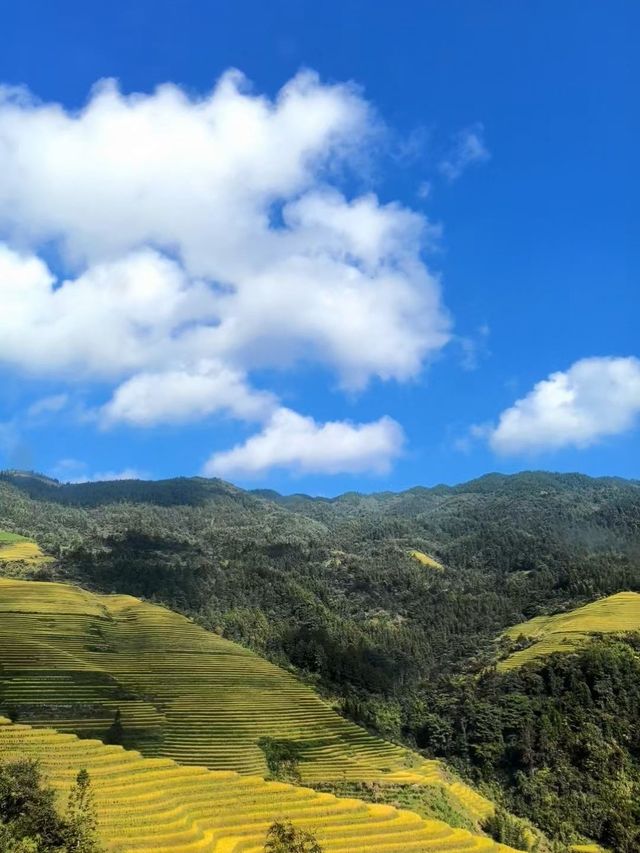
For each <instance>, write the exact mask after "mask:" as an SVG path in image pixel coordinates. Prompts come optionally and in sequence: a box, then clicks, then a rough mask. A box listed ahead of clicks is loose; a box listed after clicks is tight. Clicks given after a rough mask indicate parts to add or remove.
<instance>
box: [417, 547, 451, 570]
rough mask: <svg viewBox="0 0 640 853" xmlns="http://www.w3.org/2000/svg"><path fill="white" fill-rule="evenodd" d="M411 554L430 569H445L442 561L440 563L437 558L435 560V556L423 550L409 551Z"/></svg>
mask: <svg viewBox="0 0 640 853" xmlns="http://www.w3.org/2000/svg"><path fill="white" fill-rule="evenodd" d="M409 556H410V557H412V558H413V559H414V560H417V561H418V562H419V563H422V565H423V566H427V567H428V568H430V569H437V570H438V571H442V570H443V569H444V566H443V565H442V563H439V562H438V561H437V560H434V558H433V557H430V556H429V555H428V554H425V553H423V552H422V551H409Z"/></svg>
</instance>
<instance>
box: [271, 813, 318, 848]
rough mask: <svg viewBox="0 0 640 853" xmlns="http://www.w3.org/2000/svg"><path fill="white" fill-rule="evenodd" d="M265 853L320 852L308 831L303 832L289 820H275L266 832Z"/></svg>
mask: <svg viewBox="0 0 640 853" xmlns="http://www.w3.org/2000/svg"><path fill="white" fill-rule="evenodd" d="M264 849H265V853H322V847H321V846H320V845H319V844H318V842H317V841H316V839H315V838H314V836H313V835H312V834H311V833H310V832H304V830H302V829H298V828H297V827H295V826H294V825H293V824H292V823H291V822H290V821H278V820H277V821H275V823H272V824H271V826H270V827H269V831H268V832H267V841H266V844H265V845H264Z"/></svg>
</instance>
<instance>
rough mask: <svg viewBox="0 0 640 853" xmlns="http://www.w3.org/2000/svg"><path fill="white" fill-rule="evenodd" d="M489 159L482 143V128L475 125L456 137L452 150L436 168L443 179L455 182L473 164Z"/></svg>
mask: <svg viewBox="0 0 640 853" xmlns="http://www.w3.org/2000/svg"><path fill="white" fill-rule="evenodd" d="M490 157H491V154H490V153H489V149H488V148H487V146H486V144H485V141H484V128H483V126H482V125H481V124H475V125H473V126H472V127H468V128H466V129H465V130H462V131H460V133H458V134H457V135H456V137H455V140H454V145H453V148H452V149H451V151H450V152H449V154H448V155H447V157H445V158H444V159H443V160H442V161H441V162H440V163H439V166H438V168H439V169H440V172H441V173H442V174H443V175H444V176H445V178H447V179H448V180H450V181H455V180H457V178H459V177H460V175H462V173H463V172H464V171H465V169H467V168H468V167H469V166H471V165H472V164H473V163H484V162H486V161H487V160H489V158H490Z"/></svg>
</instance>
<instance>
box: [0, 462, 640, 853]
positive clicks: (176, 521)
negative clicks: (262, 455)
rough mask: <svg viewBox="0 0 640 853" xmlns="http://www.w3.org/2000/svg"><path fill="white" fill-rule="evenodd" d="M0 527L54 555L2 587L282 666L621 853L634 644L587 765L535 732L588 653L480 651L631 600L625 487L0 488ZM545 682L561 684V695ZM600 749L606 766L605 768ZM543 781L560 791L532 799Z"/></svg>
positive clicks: (365, 719)
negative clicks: (109, 604) (167, 626)
mask: <svg viewBox="0 0 640 853" xmlns="http://www.w3.org/2000/svg"><path fill="white" fill-rule="evenodd" d="M0 528H1V529H6V530H8V531H11V532H13V533H18V534H22V535H24V536H31V537H33V538H34V539H35V540H36V541H37V542H38V544H39V545H40V546H41V547H42V548H43V549H44V550H45V552H47V553H48V554H51V555H52V556H54V557H55V558H56V562H55V563H54V564H51V565H39V566H32V567H29V566H27V565H24V564H23V565H20V564H18V563H15V564H11V563H9V564H4V566H5V568H4V571H5V573H14V574H20V573H23V574H24V573H26V574H28V575H30V576H33V575H34V574H35V575H37V576H39V577H41V578H45V579H46V578H54V577H56V578H61V579H70V580H75V581H79V582H81V583H82V584H83V585H85V586H88V587H90V588H93V589H96V590H99V591H106V592H110V591H117V592H121V593H129V594H132V595H138V596H141V597H144V598H147V599H149V600H153V601H158V602H162V603H165V604H167V605H169V606H170V607H172V608H175V609H177V610H179V611H181V612H183V613H187V614H190V615H192V616H194V617H195V618H196V619H197V620H198V621H200V622H201V624H203V625H205V626H206V627H210V628H213V629H214V630H216V631H218V632H220V633H221V634H222V635H223V636H225V637H228V638H230V639H234V640H237V641H239V642H241V643H243V644H244V645H246V646H248V647H250V648H253V649H255V650H257V651H258V652H260V653H261V654H262V655H264V656H266V657H268V658H270V659H271V660H273V661H275V662H277V663H280V664H283V665H285V666H291V667H293V668H294V669H295V670H296V671H297V672H299V673H301V674H302V675H303V676H304V677H306V678H307V679H308V680H310V681H311V682H312V683H314V684H316V685H317V686H318V687H319V688H320V689H321V690H322V691H324V692H326V693H328V694H330V695H332V696H335V697H337V698H338V699H339V700H340V702H341V705H342V708H343V711H344V713H345V714H347V715H349V716H351V717H352V718H353V719H355V720H356V721H359V722H362V723H364V724H365V725H367V726H369V727H370V728H372V729H374V730H376V731H377V732H379V733H381V734H383V735H385V736H386V737H389V738H392V739H395V740H397V741H404V742H406V743H408V744H410V745H415V746H417V747H418V748H419V749H422V750H424V751H425V754H427V755H434V756H439V755H443V756H445V757H447V758H448V759H449V760H451V761H452V762H454V763H455V764H456V765H457V766H458V767H459V768H460V769H462V770H463V771H464V772H467V773H468V774H469V775H471V776H472V777H473V778H474V779H475V780H476V781H479V782H484V783H485V784H487V785H491V786H494V788H495V789H496V790H497V791H498V792H501V793H500V796H502V797H503V799H504V802H505V804H507V805H508V806H510V807H512V808H514V809H516V810H517V811H519V812H520V813H521V814H523V815H526V816H529V817H532V818H533V819H534V820H536V821H537V822H538V823H539V824H540V825H541V826H542V827H543V828H544V829H547V830H549V831H550V832H552V833H553V834H554V835H556V837H559V838H561V839H564V840H566V841H570V840H575V839H576V838H578V837H579V836H580V835H582V834H584V835H588V836H590V837H591V838H594V839H595V840H598V841H601V842H602V843H604V844H607V845H608V846H610V847H611V848H612V849H615V850H620V851H632V850H636V849H637V846H634V844H637V837H638V836H637V832H638V815H637V813H636V812H635V811H634V808H633V807H632V806H629V808H622V806H621V805H620V802H619V800H616V801H615V803H614V802H609V801H608V800H607V798H606V797H605V791H612V790H614V788H615V790H620V791H626V792H627V793H629V792H631V795H635V791H636V789H635V788H634V786H636V785H637V767H638V752H637V750H636V747H635V745H634V743H633V742H632V741H630V740H629V738H627V737H626V735H625V732H627V731H630V730H631V728H632V727H633V724H634V719H633V718H632V716H629V717H628V719H627V717H624V713H623V717H624V720H625V721H626V722H623V723H621V726H622V727H621V728H619V729H615V730H612V729H607V725H606V723H607V720H608V716H607V715H608V714H610V713H611V707H612V705H611V703H612V702H614V703H617V702H618V701H619V702H621V703H622V702H623V700H622V698H621V697H622V696H624V695H626V694H625V691H626V689H627V687H626V685H627V684H628V679H629V678H630V676H629V673H630V672H631V671H632V670H633V666H634V665H635V663H634V661H635V660H636V655H637V652H636V650H635V649H636V646H635V645H634V642H633V641H628V642H626V643H625V642H622V641H619V642H621V643H622V645H621V646H615V647H614V646H611V647H610V646H606V647H605V648H604V649H603V651H602V654H601V656H600V658H599V660H600V661H601V664H600V665H601V666H602V667H605V665H606V673H605V676H603V678H604V677H606V678H608V677H609V675H608V673H609V664H611V665H612V666H613V664H614V663H615V665H616V666H617V665H618V664H620V665H621V666H622V663H624V667H626V669H624V673H623V675H621V676H620V677H619V678H618V677H617V676H616V677H615V678H614V684H613V685H612V687H611V690H610V691H609V693H608V694H607V696H608V698H607V699H606V702H604V700H602V702H600V699H599V698H598V696H597V695H596V696H595V698H594V702H595V704H596V707H597V709H598V712H597V713H594V715H593V719H592V725H593V726H595V729H596V730H597V731H594V732H593V737H592V738H591V740H590V741H589V745H590V747H593V752H592V753H589V757H588V760H587V759H585V758H584V751H585V749H586V746H585V744H584V743H580V744H575V745H574V746H572V747H570V748H568V750H567V752H566V753H565V752H562V753H561V754H560V753H559V752H558V751H557V750H556V751H555V752H554V749H553V745H554V744H557V742H558V739H559V737H560V736H559V734H558V732H560V731H562V725H560V726H555V727H554V725H555V724H552V725H551V729H552V734H551V735H549V732H548V728H549V723H548V721H549V720H552V721H553V720H557V719H558V718H560V719H565V718H566V719H569V718H570V715H571V714H572V713H574V710H575V709H574V710H572V709H571V708H570V707H569V705H570V704H571V701H570V696H571V695H574V694H578V695H579V694H580V692H581V691H583V688H582V687H581V686H580V685H582V684H586V685H587V688H588V689H589V690H590V692H591V694H592V695H594V694H593V690H592V689H591V686H590V684H589V678H591V676H590V675H589V672H590V670H589V669H588V666H587V663H588V661H587V659H586V658H585V659H584V660H583V656H584V655H591V654H595V652H592V651H591V650H590V649H587V650H586V651H584V652H581V653H580V655H578V656H575V655H568V656H564V658H563V661H562V662H558V663H556V662H555V658H554V657H551V658H547V659H545V660H542V661H539V662H537V663H536V664H535V669H531V670H530V669H529V668H528V667H525V669H523V670H522V672H520V671H518V672H517V673H504V674H495V673H494V672H493V668H494V662H495V661H496V659H497V658H498V657H504V656H505V655H506V654H507V653H508V651H509V648H510V644H511V645H517V639H509V638H504V639H502V640H501V641H497V639H496V638H498V637H499V636H500V635H501V633H502V632H503V631H504V630H505V629H507V628H509V627H511V626H513V625H516V624H518V623H522V622H524V621H526V620H528V619H531V618H533V617H536V616H541V615H546V614H550V613H556V612H560V611H563V610H567V609H570V608H574V607H576V606H580V605H583V604H586V603H588V602H590V601H593V600H595V599H597V598H598V597H601V596H606V595H611V594H614V593H617V592H620V591H625V590H626V591H632V592H633V591H640V484H639V483H637V482H631V481H624V480H619V479H609V478H605V479H597V480H594V479H590V478H587V477H582V476H579V475H553V474H546V473H527V474H521V475H516V476H512V477H504V476H499V475H490V476H487V477H484V478H482V479H480V480H477V481H473V482H471V483H468V484H465V485H461V486H456V487H446V486H439V487H436V488H433V489H423V488H416V489H411V490H409V491H407V492H404V493H400V494H391V493H382V494H378V495H372V496H362V495H358V494H355V493H354V494H347V495H343V496H341V497H339V498H336V499H318V498H316V499H314V498H309V497H306V496H291V497H282V496H280V495H277V494H275V493H272V492H264V491H263V492H255V493H248V492H245V491H242V490H240V489H237V488H235V487H234V486H231V485H230V484H227V483H224V482H222V481H217V480H203V479H193V480H189V479H179V480H172V481H166V482H159V483H143V482H137V481H124V482H113V483H94V484H79V485H66V486H65V485H60V484H58V483H56V482H55V481H49V480H47V479H46V478H41V477H37V476H26V475H18V474H11V473H6V474H4V475H2V477H1V479H0ZM416 552H417V553H418V554H420V555H424V556H425V557H426V558H428V559H426V560H421V559H417V558H416ZM440 567H441V568H440ZM612 642H615V641H612ZM594 648H595V647H594ZM621 656H622V657H621ZM621 662H622V663H621ZM558 667H560V669H562V668H563V667H565V668H566V667H569V670H570V671H569V673H568V674H567V673H565V672H564V670H563V675H562V678H560V677H559V676H558V675H557V671H556V670H557V668H558ZM614 669H615V667H614ZM549 681H551V683H552V684H553V685H555V686H554V687H553V689H551V688H549V689H547V686H545V685H547V684H548V682H549ZM596 681H597V683H598V684H601V683H602V679H600V680H598V679H596ZM596 694H597V690H596ZM514 695H516V696H517V698H512V699H507V698H505V697H509V696H512V697H513V696H514ZM611 696H613V697H614V698H613V699H612V698H611ZM522 697H524V698H522ZM505 702H506V706H507V710H505V705H504V703H505ZM598 702H600V704H598ZM465 703H467V705H465ZM567 703H569V705H568V704H567ZM461 708H462V709H463V710H462V711H461ZM474 708H475V710H474ZM514 708H515V709H516V710H514ZM523 708H525V709H527V715H526V716H527V719H528V720H529V729H528V730H527V731H528V735H527V736H528V737H529V736H530V737H531V738H532V739H533V741H534V742H540V743H542V742H544V744H545V746H544V747H542V746H540V747H539V748H538V747H536V748H535V749H533V750H532V752H531V755H530V756H529V759H527V760H526V761H525V760H524V759H522V760H521V757H518V756H517V755H515V753H514V751H513V749H512V743H513V739H514V738H515V737H516V736H517V737H519V736H520V734H521V732H520V729H519V728H518V727H517V726H516V727H515V728H513V726H512V723H508V724H507V723H506V722H505V719H506V718H508V719H511V718H510V717H509V714H511V715H512V716H516V717H518V718H519V715H520V713H521V710H522V709H523ZM509 709H511V710H509ZM518 709H519V710H518ZM575 713H577V710H575ZM629 713H630V714H631V713H632V712H631V711H629ZM505 715H506V717H505ZM510 726H511V728H510ZM603 743H604V744H606V745H607V747H606V748H607V749H610V753H611V755H612V756H614V757H612V758H611V760H607V761H606V762H604V763H603V762H602V761H601V760H600V759H601V757H602V754H603V753H602V752H601V751H600V747H601V746H602V744H603ZM483 745H484V746H483ZM602 748H603V749H604V747H602ZM487 753H490V754H487ZM615 756H618V759H615ZM527 762H528V763H527ZM574 774H579V775H580V778H582V779H584V780H585V784H584V789H583V790H582V799H580V797H578V795H577V794H576V797H574V798H566V797H563V794H562V792H563V790H564V788H563V786H564V785H571V786H573V789H574V790H575V785H574V781H575V779H574ZM620 774H622V775H620ZM596 778H597V779H598V780H599V782H598V784H599V785H600V787H597V786H596V787H594V785H595V780H596ZM527 779H528V780H533V781H532V784H534V782H535V790H534V789H533V788H531V787H529V788H527V787H526V785H525V784H524V781H525V780H527ZM549 779H555V780H556V781H557V784H558V785H559V786H560V787H559V788H558V789H557V791H556V794H557V796H555V797H551V798H550V799H549V798H547V799H545V798H544V797H542V791H543V788H544V786H545V785H547V781H545V780H549ZM613 782H615V785H614V786H613V787H612V783H613ZM592 783H593V784H592ZM554 784H555V783H554ZM549 785H551V783H549ZM592 801H593V802H595V803H596V806H594V807H593V808H592V809H591V806H589V808H590V809H591V812H590V813H591V814H592V818H590V819H589V821H586V820H585V818H584V809H585V808H586V803H591V802H592ZM636 802H637V797H636ZM614 813H615V814H616V815H618V816H619V817H618V818H616V820H615V821H614V820H613V815H614ZM587 830H588V831H587ZM634 833H635V835H634Z"/></svg>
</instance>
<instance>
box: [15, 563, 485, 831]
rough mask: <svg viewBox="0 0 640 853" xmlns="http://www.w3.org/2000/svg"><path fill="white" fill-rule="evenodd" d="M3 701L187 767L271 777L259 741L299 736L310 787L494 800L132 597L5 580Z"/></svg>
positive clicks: (227, 645)
mask: <svg viewBox="0 0 640 853" xmlns="http://www.w3.org/2000/svg"><path fill="white" fill-rule="evenodd" d="M0 665H1V667H0V670H1V673H0V699H2V702H3V704H4V706H5V708H9V709H12V708H15V710H16V711H17V712H18V715H19V719H20V720H21V721H23V722H28V723H31V724H33V725H36V726H39V725H40V726H51V727H54V728H56V729H58V730H61V731H68V732H75V733H78V734H82V735H84V736H92V737H102V736H104V734H105V733H106V731H107V729H108V727H109V725H110V723H111V721H112V719H113V715H114V713H115V711H116V709H120V710H121V712H122V717H123V722H124V727H125V735H126V740H125V745H127V746H130V747H133V748H137V749H140V750H141V751H142V752H143V753H144V754H146V755H149V756H163V757H167V758H172V759H175V760H176V761H178V762H180V763H181V764H185V765H202V766H205V767H208V768H209V769H212V770H234V771H239V772H241V773H246V774H258V775H266V774H267V767H266V764H265V758H264V754H263V752H262V750H261V749H260V747H259V746H258V740H259V739H260V738H261V737H265V736H268V737H272V738H274V739H278V740H289V741H295V742H296V744H297V746H298V749H299V752H300V763H299V772H300V778H301V781H302V782H306V783H311V784H313V783H321V782H325V783H326V782H332V781H333V782H378V783H382V784H388V785H398V784H404V785H436V786H438V787H439V788H441V789H442V790H443V791H445V792H446V794H447V796H448V797H450V798H451V799H452V801H453V802H454V803H455V804H456V805H458V806H459V807H460V810H461V812H462V813H463V814H464V815H465V816H466V817H468V818H469V819H470V820H471V821H472V822H476V823H477V822H478V821H479V820H480V819H481V818H482V817H484V816H486V815H487V814H488V813H489V812H490V811H491V809H492V805H491V803H489V801H487V800H485V799H484V798H483V797H481V796H480V795H478V794H477V793H476V792H475V791H473V790H472V789H471V788H469V787H468V786H466V785H464V784H463V783H461V782H460V781H458V780H455V779H453V778H451V777H450V775H449V774H448V773H447V771H446V770H445V768H444V767H443V765H441V764H440V763H439V762H437V761H426V760H424V759H422V758H421V757H420V756H417V755H415V754H413V753H411V752H410V751H408V750H406V749H403V748H401V747H398V746H395V745H393V744H390V743H388V742H386V741H383V740H381V739H379V738H376V737H373V736H371V735H369V734H368V733H367V732H366V731H364V730H363V729H361V728H360V727H359V726H356V725H354V724H353V723H350V722H348V721H347V720H345V719H344V718H342V717H340V716H339V715H338V714H336V713H335V712H334V711H333V710H332V709H331V708H330V707H329V706H328V705H327V704H326V703H325V702H323V701H322V700H321V699H320V698H319V697H318V696H317V695H316V694H315V693H313V692H312V691H311V690H310V689H309V688H307V687H306V686H305V685H303V684H302V683H300V682H299V681H297V680H296V679H295V678H293V677H292V676H291V675H289V674H288V673H286V672H285V671H284V670H282V669H279V668H278V667H276V666H273V665H272V664H270V663H268V662H266V661H264V660H263V659H262V658H259V657H258V656H256V655H254V654H253V653H251V652H249V651H247V650H246V649H244V648H242V647H240V646H238V645H236V644H234V643H231V642H229V641H227V640H224V639H222V638H220V637H218V636H217V635H215V634H212V633H209V632H207V631H205V630H203V629H202V628H200V627H198V626H196V625H195V624H193V623H192V622H190V621H189V620H188V619H186V618H184V617H182V616H179V615H177V614H175V613H172V612H171V611H169V610H166V609H164V608H161V607H156V606H153V605H149V604H145V603H143V602H141V601H139V600H138V599H135V598H132V597H129V596H120V595H114V596H99V595H94V594H92V593H89V592H86V591H83V590H80V589H78V588H77V587H73V586H69V585H66V584H57V583H41V582H34V581H18V580H9V579H0Z"/></svg>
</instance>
